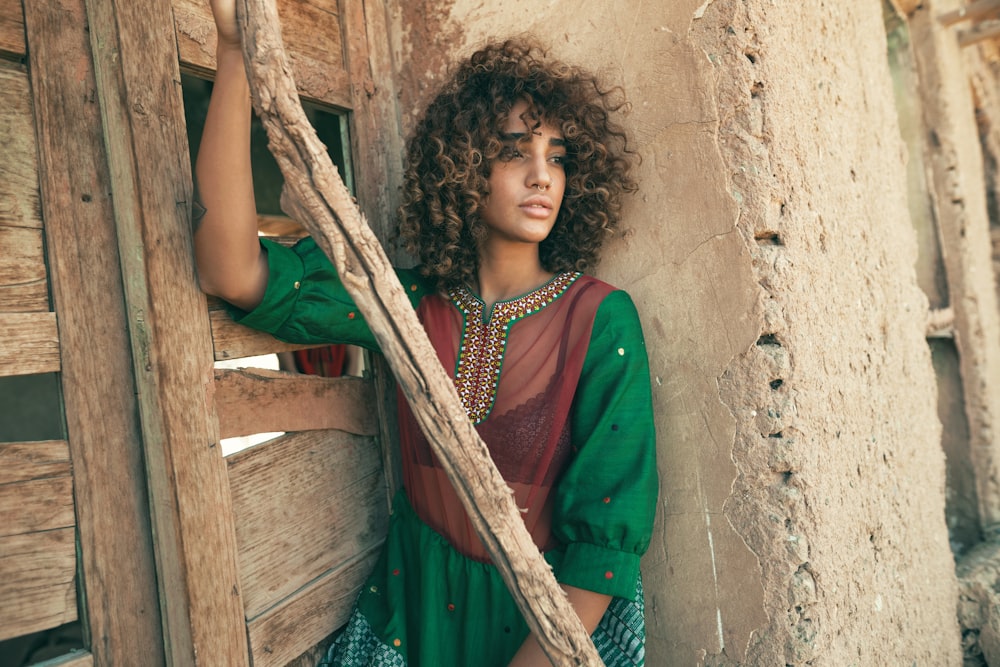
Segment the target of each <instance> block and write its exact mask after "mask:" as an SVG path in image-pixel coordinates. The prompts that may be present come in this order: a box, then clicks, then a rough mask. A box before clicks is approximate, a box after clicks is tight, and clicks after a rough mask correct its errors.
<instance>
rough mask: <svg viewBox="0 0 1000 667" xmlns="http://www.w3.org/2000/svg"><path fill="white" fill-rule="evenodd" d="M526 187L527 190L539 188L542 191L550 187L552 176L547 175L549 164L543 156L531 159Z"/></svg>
mask: <svg viewBox="0 0 1000 667" xmlns="http://www.w3.org/2000/svg"><path fill="white" fill-rule="evenodd" d="M527 185H528V187H529V188H534V187H536V186H540V187H542V188H543V189H544V188H547V187H549V186H550V185H552V174H551V173H549V163H548V160H547V159H546V157H545V156H539V157H535V158H533V159H532V161H531V171H530V173H529V174H528V183H527Z"/></svg>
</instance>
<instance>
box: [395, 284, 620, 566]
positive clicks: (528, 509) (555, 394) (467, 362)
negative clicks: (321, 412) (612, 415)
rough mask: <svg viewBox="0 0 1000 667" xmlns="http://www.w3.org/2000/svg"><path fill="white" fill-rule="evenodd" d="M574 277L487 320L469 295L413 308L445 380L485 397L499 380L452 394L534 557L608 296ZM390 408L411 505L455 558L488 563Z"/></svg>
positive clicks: (545, 538) (542, 544) (422, 449)
mask: <svg viewBox="0 0 1000 667" xmlns="http://www.w3.org/2000/svg"><path fill="white" fill-rule="evenodd" d="M578 275H579V274H563V275H561V276H557V277H556V278H555V279H553V282H551V283H549V284H547V285H545V286H543V287H541V288H539V289H538V290H536V291H535V292H532V293H530V294H527V295H525V296H523V297H519V298H517V299H513V300H511V301H506V302H499V303H497V304H496V306H494V308H493V312H492V313H491V314H490V315H489V316H488V317H487V318H485V319H486V320H487V321H486V322H484V321H483V316H482V304H481V303H480V302H479V300H478V299H477V298H476V297H475V296H473V295H472V294H471V293H470V292H468V291H460V292H453V293H452V296H451V298H448V297H447V296H443V295H430V296H427V297H425V298H424V299H423V300H422V301H421V303H420V305H419V307H418V308H417V315H418V316H419V317H420V320H421V322H422V323H423V325H424V328H425V329H426V330H427V334H428V336H429V337H430V340H431V343H432V344H433V346H434V349H435V350H436V351H437V354H438V358H439V359H440V360H441V363H442V364H443V365H444V367H445V368H446V369H448V370H449V371H450V372H451V373H452V375H453V377H455V376H456V374H457V375H458V376H459V378H463V377H464V378H466V381H468V380H467V379H468V378H469V377H473V378H475V379H476V382H477V383H479V382H487V383H489V384H488V385H487V388H488V389H490V390H492V384H493V382H492V380H491V378H493V379H498V383H497V388H496V390H495V392H493V391H487V392H485V395H484V393H483V392H480V391H475V392H472V393H468V392H466V393H463V392H462V388H461V387H459V389H460V394H461V395H462V398H463V402H464V403H465V407H466V410H467V411H468V412H469V414H470V418H471V419H472V420H473V421H477V420H481V421H478V423H477V425H476V429H477V430H478V431H479V434H480V436H481V437H482V438H483V441H484V442H485V443H486V445H487V447H488V449H489V451H490V455H491V456H492V457H493V461H494V462H495V463H496V465H497V468H498V469H499V471H500V474H501V475H502V476H503V478H504V479H505V480H506V481H507V483H508V484H509V485H510V487H511V489H512V490H513V491H514V498H515V501H516V502H517V506H518V507H520V508H521V510H522V512H523V516H524V521H525V524H526V526H527V528H528V532H529V533H530V534H531V536H532V539H533V540H534V542H535V544H536V545H538V547H539V549H542V550H546V549H548V548H551V547H552V546H554V545H553V544H552V536H551V515H552V497H551V491H552V488H553V486H554V485H555V483H556V482H557V481H558V477H559V475H560V473H561V472H562V471H563V470H564V468H565V467H566V465H567V464H568V462H569V461H570V458H571V456H572V434H571V433H570V423H569V417H570V412H571V409H572V403H573V395H574V393H575V391H576V386H577V382H578V381H579V378H580V370H581V368H582V367H583V361H584V358H585V357H586V355H587V347H588V344H589V342H590V333H591V329H592V327H593V323H594V315H595V313H596V312H597V308H598V306H599V305H600V303H601V301H602V300H603V299H604V297H605V296H607V294H608V293H610V292H611V291H612V289H613V288H612V287H611V286H610V285H607V284H606V283H603V282H601V281H599V280H596V279H594V278H591V277H589V276H579V277H577V276H578ZM550 299H551V301H550ZM463 310H464V311H466V312H463ZM507 325H509V327H508V326H507ZM505 327H507V328H506V331H505ZM463 345H464V347H463ZM460 350H461V351H462V352H461V354H462V355H463V358H462V360H461V364H460V363H459V354H460ZM499 362H502V363H499ZM460 366H461V367H460ZM498 368H499V377H498V378H497V377H496V369H498ZM460 381H461V380H460V379H456V384H458V383H459V382H460ZM399 406H400V408H399V412H400V420H399V421H400V432H401V433H400V435H401V444H402V463H403V484H404V486H405V487H406V491H407V496H408V497H409V499H410V504H411V505H412V506H413V508H414V510H415V511H416V512H417V515H418V516H419V517H420V518H421V519H422V520H423V521H424V522H425V523H427V524H428V525H429V526H430V527H431V528H433V529H434V530H435V531H437V532H438V533H440V534H441V535H442V536H444V537H445V539H447V540H448V541H449V542H450V543H451V544H452V545H453V546H454V547H455V548H456V549H457V550H459V551H460V552H462V553H463V554H465V555H467V556H469V557H470V558H474V559H476V560H480V561H487V560H489V557H488V555H487V553H486V550H485V549H484V548H483V546H482V544H481V543H480V541H479V538H478V536H477V535H476V534H475V531H474V530H473V528H472V523H471V522H470V520H469V517H468V515H467V514H466V512H465V509H464V508H463V507H462V505H461V502H460V501H459V499H458V496H457V495H456V493H455V491H454V489H453V488H452V486H451V482H450V481H449V480H448V478H447V476H446V475H445V473H444V471H443V470H442V469H441V466H440V463H439V462H438V460H437V457H435V456H434V454H433V452H432V451H431V449H430V445H429V444H428V442H427V440H426V438H425V437H424V435H423V433H422V432H421V431H420V427H419V426H418V424H417V422H416V419H415V418H414V416H413V413H412V412H411V411H410V408H409V406H408V405H407V404H406V401H405V399H403V397H402V396H400V401H399Z"/></svg>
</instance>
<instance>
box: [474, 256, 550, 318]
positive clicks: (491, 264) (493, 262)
mask: <svg viewBox="0 0 1000 667" xmlns="http://www.w3.org/2000/svg"><path fill="white" fill-rule="evenodd" d="M530 250H531V251H528V252H522V253H511V252H506V253H503V254H500V255H490V254H487V253H484V254H483V255H482V256H480V258H479V274H478V278H479V284H478V285H475V287H476V291H477V293H478V294H479V298H480V299H482V301H483V304H484V305H485V306H486V310H487V311H489V310H490V309H491V308H493V304H495V303H496V302H497V301H505V300H507V299H513V298H514V297H517V296H520V295H522V294H525V293H527V292H530V291H532V290H534V289H536V288H538V287H540V286H541V285H544V284H545V283H546V282H548V281H549V280H551V279H552V276H553V275H554V274H552V273H551V272H549V271H546V270H545V268H544V267H543V266H542V262H541V260H540V259H539V258H538V246H530Z"/></svg>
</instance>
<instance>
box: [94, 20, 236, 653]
mask: <svg viewBox="0 0 1000 667" xmlns="http://www.w3.org/2000/svg"><path fill="white" fill-rule="evenodd" d="M84 6H85V7H86V12H87V24H89V26H90V37H91V47H92V49H93V57H94V68H95V74H96V81H97V97H98V100H99V103H100V106H101V111H102V117H103V119H104V145H105V150H106V151H107V154H108V160H109V164H110V165H111V174H112V178H111V192H112V194H113V198H114V199H113V201H114V220H115V227H116V231H117V238H118V246H119V255H120V258H121V266H122V275H123V277H124V292H125V302H126V309H127V323H128V329H129V332H130V338H131V341H130V342H131V349H132V357H133V367H134V372H135V382H136V390H137V392H138V395H139V396H140V402H139V415H140V423H141V429H142V441H143V447H144V451H145V455H146V468H147V475H148V480H149V489H150V495H151V496H152V498H151V506H152V508H153V524H154V529H155V535H156V543H155V546H156V554H157V566H158V568H159V582H160V600H161V607H162V611H163V615H164V631H165V637H164V640H165V645H166V652H167V662H168V663H169V664H171V665H194V664H197V665H207V666H209V667H214V666H215V665H226V666H227V667H230V666H232V667H235V666H237V665H245V664H247V663H248V660H249V656H248V650H247V640H246V630H245V623H244V619H243V602H242V599H241V593H240V585H239V577H238V573H237V563H236V538H235V534H234V531H233V524H232V499H231V497H230V492H229V484H228V479H227V476H226V466H225V461H224V460H223V458H222V454H221V448H220V447H219V446H218V440H219V438H218V429H217V426H216V423H215V416H214V411H213V408H212V405H211V392H212V379H213V369H212V347H211V334H210V328H209V322H208V316H207V311H206V303H205V297H204V295H203V294H202V293H201V291H200V290H199V289H198V285H197V281H196V278H195V272H194V262H193V252H192V240H191V220H190V210H191V205H190V202H191V174H190V162H189V156H188V148H187V137H186V136H185V131H184V127H185V126H184V114H183V109H182V103H181V89H180V71H179V65H178V53H177V44H176V37H175V29H174V20H173V14H172V9H171V5H170V2H169V0H147V1H145V2H141V3H139V2H131V1H128V0H84Z"/></svg>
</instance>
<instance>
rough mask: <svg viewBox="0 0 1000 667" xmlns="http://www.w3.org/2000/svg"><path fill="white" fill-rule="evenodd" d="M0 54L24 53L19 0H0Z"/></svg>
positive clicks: (22, 21)
mask: <svg viewBox="0 0 1000 667" xmlns="http://www.w3.org/2000/svg"><path fill="white" fill-rule="evenodd" d="M0 54H4V55H8V56H23V55H24V14H23V12H22V11H21V2H20V0H0ZM0 90H2V89H0Z"/></svg>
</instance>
